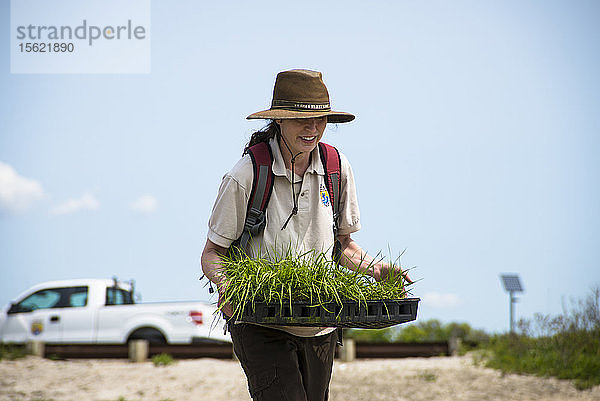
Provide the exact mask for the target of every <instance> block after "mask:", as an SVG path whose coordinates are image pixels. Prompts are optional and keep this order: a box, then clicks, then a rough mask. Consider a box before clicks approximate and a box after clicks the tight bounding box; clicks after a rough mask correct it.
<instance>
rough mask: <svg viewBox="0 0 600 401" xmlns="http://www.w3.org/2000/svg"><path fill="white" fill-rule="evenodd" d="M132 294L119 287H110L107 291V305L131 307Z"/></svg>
mask: <svg viewBox="0 0 600 401" xmlns="http://www.w3.org/2000/svg"><path fill="white" fill-rule="evenodd" d="M131 304H133V299H131V293H130V292H129V291H125V290H124V289H122V288H118V287H108V288H107V289H106V305H107V306H108V305H131Z"/></svg>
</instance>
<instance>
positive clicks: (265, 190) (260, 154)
mask: <svg viewBox="0 0 600 401" xmlns="http://www.w3.org/2000/svg"><path fill="white" fill-rule="evenodd" d="M247 152H248V154H249V155H250V158H251V159H252V168H253V171H254V178H253V181H252V191H251V192H250V197H249V198H248V209H247V211H246V221H245V223H244V230H243V231H242V236H241V237H240V238H239V240H238V241H239V243H238V247H239V249H241V250H242V251H244V252H245V251H246V247H247V246H248V242H249V241H250V237H251V236H253V235H258V234H259V233H260V232H261V231H262V230H263V229H264V227H265V224H266V220H265V209H266V208H267V204H268V203H269V198H270V197H271V192H272V191H273V180H274V177H275V174H273V169H272V168H271V166H272V165H273V154H272V153H271V147H270V146H269V144H268V143H267V142H260V143H257V144H256V145H254V146H252V147H250V148H249V149H248V151H247Z"/></svg>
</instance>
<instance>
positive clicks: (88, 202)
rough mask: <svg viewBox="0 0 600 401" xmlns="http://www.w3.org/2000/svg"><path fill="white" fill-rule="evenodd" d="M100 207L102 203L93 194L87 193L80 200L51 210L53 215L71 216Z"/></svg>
mask: <svg viewBox="0 0 600 401" xmlns="http://www.w3.org/2000/svg"><path fill="white" fill-rule="evenodd" d="M99 207H100V202H99V201H98V199H96V198H95V197H94V195H93V194H91V193H89V192H87V193H85V194H84V195H83V196H82V197H81V198H79V199H69V200H67V201H66V202H64V203H61V204H60V205H58V206H55V207H54V208H52V210H50V213H51V214H53V215H59V214H71V213H76V212H80V211H82V210H96V209H98V208H99Z"/></svg>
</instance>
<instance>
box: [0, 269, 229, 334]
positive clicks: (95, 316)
mask: <svg viewBox="0 0 600 401" xmlns="http://www.w3.org/2000/svg"><path fill="white" fill-rule="evenodd" d="M215 310H216V308H215V307H214V306H213V305H211V304H209V303H205V302H157V303H142V304H136V303H135V302H134V297H133V285H132V283H124V282H119V281H117V280H116V279H113V280H98V279H78V280H64V281H51V282H45V283H41V284H38V285H36V286H34V287H32V288H30V289H28V290H27V291H25V292H24V293H22V294H21V295H19V296H18V297H17V298H16V301H15V302H13V303H11V304H10V305H8V306H6V307H5V308H4V309H3V310H2V314H1V315H0V342H2V343H24V342H27V341H31V340H39V341H43V342H46V343H57V344H71V343H77V344H125V343H127V342H128V341H130V340H138V339H144V340H148V341H149V342H150V343H154V344H165V343H168V344H191V343H196V342H207V341H228V342H231V338H230V337H229V333H227V334H224V333H223V324H224V321H223V319H221V318H218V317H217V318H215V314H214V312H215Z"/></svg>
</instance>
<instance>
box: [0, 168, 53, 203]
mask: <svg viewBox="0 0 600 401" xmlns="http://www.w3.org/2000/svg"><path fill="white" fill-rule="evenodd" d="M43 197H44V190H43V189H42V186H41V185H40V183H39V182H37V181H36V180H32V179H30V178H25V177H22V176H20V175H19V174H18V173H17V172H16V170H15V169H14V168H13V167H11V166H9V165H8V164H5V163H2V162H0V210H7V211H14V212H20V211H23V210H25V209H27V208H28V207H29V206H30V205H31V204H32V203H33V202H34V201H36V200H39V199H42V198H43Z"/></svg>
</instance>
